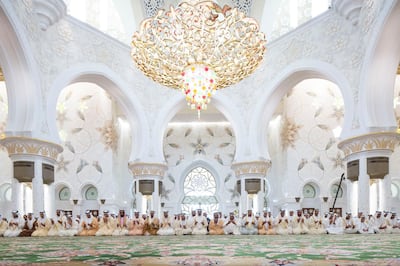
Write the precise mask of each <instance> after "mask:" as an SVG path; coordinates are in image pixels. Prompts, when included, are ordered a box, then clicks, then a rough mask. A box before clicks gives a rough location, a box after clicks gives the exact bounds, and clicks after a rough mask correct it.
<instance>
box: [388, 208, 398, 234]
mask: <svg viewBox="0 0 400 266" xmlns="http://www.w3.org/2000/svg"><path fill="white" fill-rule="evenodd" d="M397 221H398V219H397V217H396V213H395V212H392V213H391V215H390V218H389V220H388V227H389V230H390V233H392V234H398V233H400V228H399V225H398V223H397Z"/></svg>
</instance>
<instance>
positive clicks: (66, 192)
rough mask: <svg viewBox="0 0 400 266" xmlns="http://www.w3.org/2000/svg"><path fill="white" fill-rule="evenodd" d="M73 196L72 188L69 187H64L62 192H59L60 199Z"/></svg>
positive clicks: (67, 198)
mask: <svg viewBox="0 0 400 266" xmlns="http://www.w3.org/2000/svg"><path fill="white" fill-rule="evenodd" d="M70 198H71V190H70V189H69V187H63V188H61V189H60V192H59V193H58V199H59V200H69V199H70Z"/></svg>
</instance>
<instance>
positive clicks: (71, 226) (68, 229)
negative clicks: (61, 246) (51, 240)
mask: <svg viewBox="0 0 400 266" xmlns="http://www.w3.org/2000/svg"><path fill="white" fill-rule="evenodd" d="M78 221H79V219H75V220H74V219H73V218H72V215H71V214H70V215H67V219H66V220H65V221H64V224H63V227H62V228H61V230H60V231H59V235H60V236H76V235H78V229H79V223H78Z"/></svg>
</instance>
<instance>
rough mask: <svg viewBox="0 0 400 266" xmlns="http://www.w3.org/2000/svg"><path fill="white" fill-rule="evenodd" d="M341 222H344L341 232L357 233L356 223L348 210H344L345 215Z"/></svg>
mask: <svg viewBox="0 0 400 266" xmlns="http://www.w3.org/2000/svg"><path fill="white" fill-rule="evenodd" d="M343 224H344V228H343V233H345V234H355V233H357V228H356V224H355V223H354V220H353V218H352V217H351V213H350V212H346V217H345V218H344V220H343Z"/></svg>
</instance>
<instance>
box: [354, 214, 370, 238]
mask: <svg viewBox="0 0 400 266" xmlns="http://www.w3.org/2000/svg"><path fill="white" fill-rule="evenodd" d="M357 233H359V234H373V233H374V230H373V229H372V227H370V225H369V222H368V220H367V219H366V218H365V216H364V215H361V217H360V222H359V223H358V225H357Z"/></svg>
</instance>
